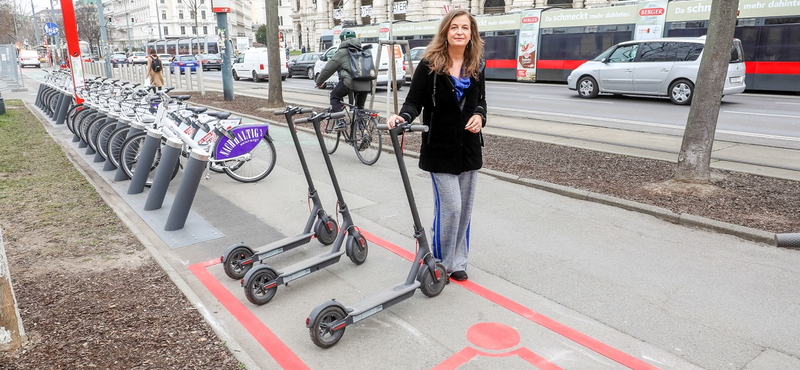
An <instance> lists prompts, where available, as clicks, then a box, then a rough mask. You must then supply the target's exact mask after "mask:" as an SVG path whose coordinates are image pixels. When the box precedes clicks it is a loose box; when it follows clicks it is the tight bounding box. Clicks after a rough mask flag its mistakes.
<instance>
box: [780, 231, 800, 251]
mask: <svg viewBox="0 0 800 370" xmlns="http://www.w3.org/2000/svg"><path fill="white" fill-rule="evenodd" d="M775 246H776V247H779V248H792V249H800V233H789V234H775Z"/></svg>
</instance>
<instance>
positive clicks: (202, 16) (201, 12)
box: [200, 10, 206, 19]
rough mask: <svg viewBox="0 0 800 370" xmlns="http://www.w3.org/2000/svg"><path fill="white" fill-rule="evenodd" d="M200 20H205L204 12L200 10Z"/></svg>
mask: <svg viewBox="0 0 800 370" xmlns="http://www.w3.org/2000/svg"><path fill="white" fill-rule="evenodd" d="M200 18H203V19H206V11H205V10H201V11H200Z"/></svg>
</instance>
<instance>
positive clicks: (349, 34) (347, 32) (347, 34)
mask: <svg viewBox="0 0 800 370" xmlns="http://www.w3.org/2000/svg"><path fill="white" fill-rule="evenodd" d="M355 37H356V32H355V31H353V30H344V31H342V33H340V34H339V40H341V41H344V40H347V39H352V38H355Z"/></svg>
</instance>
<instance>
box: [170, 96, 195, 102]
mask: <svg viewBox="0 0 800 370" xmlns="http://www.w3.org/2000/svg"><path fill="white" fill-rule="evenodd" d="M191 97H192V96H191V95H178V96H172V97H171V98H173V99H178V100H180V101H184V100H189V98H191Z"/></svg>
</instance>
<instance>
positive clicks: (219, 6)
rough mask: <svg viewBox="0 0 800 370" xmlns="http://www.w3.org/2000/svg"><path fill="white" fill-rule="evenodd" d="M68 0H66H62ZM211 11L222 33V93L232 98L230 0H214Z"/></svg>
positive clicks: (226, 97)
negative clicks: (215, 15) (229, 28)
mask: <svg viewBox="0 0 800 370" xmlns="http://www.w3.org/2000/svg"><path fill="white" fill-rule="evenodd" d="M62 1H68V0H62ZM212 4H213V5H212V7H211V11H212V12H214V13H216V14H217V30H218V32H221V33H222V40H223V43H222V47H223V49H224V52H223V56H222V95H223V96H224V99H225V100H226V101H230V100H233V75H231V49H232V48H233V44H232V43H231V38H230V37H229V35H228V13H230V12H231V7H230V5H231V4H230V0H214V2H213V3H212Z"/></svg>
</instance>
